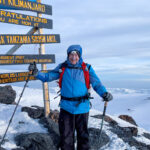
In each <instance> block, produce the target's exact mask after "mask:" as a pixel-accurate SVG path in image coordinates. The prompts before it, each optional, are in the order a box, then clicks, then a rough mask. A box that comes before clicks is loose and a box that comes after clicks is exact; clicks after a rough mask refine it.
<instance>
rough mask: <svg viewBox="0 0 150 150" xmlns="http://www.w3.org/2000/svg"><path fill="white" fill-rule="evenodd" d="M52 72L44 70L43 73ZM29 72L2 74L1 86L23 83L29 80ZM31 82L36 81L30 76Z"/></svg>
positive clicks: (0, 76)
mask: <svg viewBox="0 0 150 150" xmlns="http://www.w3.org/2000/svg"><path fill="white" fill-rule="evenodd" d="M48 71H50V70H42V71H41V72H45V73H46V72H48ZM28 76H29V72H14V73H3V74H0V84H5V83H14V82H23V81H26V80H27V79H28ZM29 80H36V78H35V77H34V76H33V75H30V77H29Z"/></svg>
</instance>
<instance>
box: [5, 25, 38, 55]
mask: <svg viewBox="0 0 150 150" xmlns="http://www.w3.org/2000/svg"><path fill="white" fill-rule="evenodd" d="M37 30H38V28H37V27H35V28H32V29H31V30H30V31H29V32H28V33H27V35H33V34H34V33H36V31H37ZM21 46H22V44H19V45H14V46H13V47H12V48H11V49H10V50H9V51H8V52H7V53H6V55H12V54H14V53H15V52H16V51H17V49H19V48H20V47H21Z"/></svg>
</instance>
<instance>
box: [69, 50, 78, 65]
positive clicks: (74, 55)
mask: <svg viewBox="0 0 150 150" xmlns="http://www.w3.org/2000/svg"><path fill="white" fill-rule="evenodd" d="M69 61H70V63H71V64H72V65H75V64H76V63H77V62H78V61H79V56H78V54H77V53H76V52H71V53H70V54H69Z"/></svg>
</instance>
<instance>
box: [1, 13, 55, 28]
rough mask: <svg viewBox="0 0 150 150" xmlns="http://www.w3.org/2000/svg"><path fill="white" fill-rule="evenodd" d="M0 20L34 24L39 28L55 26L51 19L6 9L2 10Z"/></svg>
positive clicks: (28, 24) (19, 23)
mask: <svg viewBox="0 0 150 150" xmlns="http://www.w3.org/2000/svg"><path fill="white" fill-rule="evenodd" d="M0 22H3V23H11V24H16V25H25V26H33V27H38V28H47V29H52V28H53V22H52V20H51V19H46V18H40V17H35V16H29V15H24V14H18V13H14V12H9V11H4V10H0Z"/></svg>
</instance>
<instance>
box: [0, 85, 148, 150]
mask: <svg viewBox="0 0 150 150" xmlns="http://www.w3.org/2000/svg"><path fill="white" fill-rule="evenodd" d="M13 89H14V90H15V91H16V92H17V98H16V101H17V100H18V98H19V95H20V93H21V91H22V87H17V86H13ZM57 91H58V89H57V88H50V106H51V109H53V110H54V109H59V107H58V104H59V98H57V99H55V100H54V97H55V96H56V95H57V94H56V93H57ZM109 91H110V92H112V94H113V96H114V100H113V101H111V102H110V103H109V104H108V108H107V114H109V115H111V118H113V119H114V120H116V121H117V122H119V123H120V125H121V126H128V125H129V124H128V123H126V122H124V121H121V120H120V119H119V118H118V115H121V114H128V115H130V116H133V118H134V119H135V121H136V122H137V124H138V125H139V126H140V127H142V128H144V129H146V130H148V131H150V119H149V116H148V115H149V114H150V109H149V108H150V98H149V93H150V90H131V89H130V90H129V89H109ZM92 96H94V99H93V100H91V101H92V104H93V107H92V109H91V111H90V116H92V115H95V114H99V113H101V112H102V110H103V104H104V103H103V102H102V99H101V98H100V97H99V96H98V95H97V94H96V93H95V92H94V91H92ZM32 105H38V106H42V107H43V92H42V90H41V89H33V88H26V90H25V92H24V95H23V97H22V99H21V102H20V105H19V107H18V109H17V112H16V115H15V117H14V119H13V122H12V124H11V127H10V129H9V131H8V134H7V137H6V139H9V142H6V143H5V145H3V147H4V148H6V149H12V148H15V147H16V145H15V143H14V142H13V137H14V135H15V134H19V133H31V132H41V133H46V132H47V130H46V129H45V128H43V126H42V125H40V124H39V123H38V120H33V119H31V118H30V117H28V115H27V113H25V112H21V107H22V106H32ZM14 107H15V106H14V105H5V104H0V136H3V134H4V131H5V129H6V126H7V124H8V121H9V119H10V116H11V115H12V112H13V110H14ZM105 124H107V123H106V122H105ZM130 126H131V125H130ZM89 127H98V128H100V119H96V118H93V117H90V119H89ZM107 128H108V127H107V126H105V125H104V130H105V131H106V132H107V134H108V135H109V137H111V141H112V142H111V143H110V144H109V145H107V146H106V147H104V148H102V149H103V150H104V149H105V150H118V149H119V150H124V149H128V150H135V148H134V147H130V146H129V145H128V144H126V143H124V142H123V141H122V140H121V139H119V138H118V137H117V135H115V134H113V133H112V132H110V131H109V130H107ZM142 128H139V131H140V132H141V133H143V132H144V129H142ZM138 140H143V141H144V142H145V143H150V141H149V140H148V141H146V139H138Z"/></svg>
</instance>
